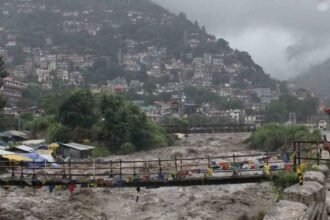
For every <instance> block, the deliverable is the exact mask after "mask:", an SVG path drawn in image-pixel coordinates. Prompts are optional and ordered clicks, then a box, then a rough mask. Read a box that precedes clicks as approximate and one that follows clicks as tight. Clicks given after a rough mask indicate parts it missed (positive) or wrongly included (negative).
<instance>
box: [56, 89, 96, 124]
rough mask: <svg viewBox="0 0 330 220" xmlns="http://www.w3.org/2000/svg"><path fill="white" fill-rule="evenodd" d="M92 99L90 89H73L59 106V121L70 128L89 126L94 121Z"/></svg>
mask: <svg viewBox="0 0 330 220" xmlns="http://www.w3.org/2000/svg"><path fill="white" fill-rule="evenodd" d="M94 105H95V103H94V99H93V96H92V94H91V92H90V91H88V90H83V89H79V90H76V91H74V92H73V93H72V94H71V95H70V96H69V97H68V98H67V99H66V100H64V102H63V104H62V105H61V106H60V108H59V120H60V122H61V123H62V124H63V125H65V126H68V127H70V128H72V129H75V128H78V127H79V128H91V127H92V125H93V124H94V122H95V113H94Z"/></svg>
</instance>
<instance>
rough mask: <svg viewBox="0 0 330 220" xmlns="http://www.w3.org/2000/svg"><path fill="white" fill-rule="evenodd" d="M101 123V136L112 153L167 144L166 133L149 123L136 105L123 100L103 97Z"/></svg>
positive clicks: (112, 96) (115, 97) (117, 97)
mask: <svg viewBox="0 0 330 220" xmlns="http://www.w3.org/2000/svg"><path fill="white" fill-rule="evenodd" d="M100 113H101V116H102V119H103V120H102V123H101V127H102V129H101V130H100V131H101V132H100V134H99V136H100V137H101V139H102V140H103V141H105V142H106V144H107V146H108V147H109V148H110V151H111V152H120V151H121V146H124V145H125V144H126V143H131V144H132V145H133V146H135V147H136V149H137V150H142V149H149V148H151V147H157V146H158V147H159V146H163V145H165V144H166V137H165V132H164V131H163V130H162V129H160V128H159V127H158V126H156V125H155V124H154V123H152V122H151V121H149V119H147V117H146V115H145V114H144V113H142V112H141V111H140V109H139V107H137V106H136V105H134V104H132V103H131V102H127V101H125V100H124V99H123V98H122V97H120V96H114V95H106V94H104V95H103V96H102V97H101V101H100Z"/></svg>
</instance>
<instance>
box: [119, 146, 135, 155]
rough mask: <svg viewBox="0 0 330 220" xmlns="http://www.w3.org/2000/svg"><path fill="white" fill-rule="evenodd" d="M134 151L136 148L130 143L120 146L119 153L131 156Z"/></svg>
mask: <svg viewBox="0 0 330 220" xmlns="http://www.w3.org/2000/svg"><path fill="white" fill-rule="evenodd" d="M135 151H136V148H135V146H134V145H133V144H131V143H125V144H123V145H121V146H120V153H121V154H131V153H133V152H135Z"/></svg>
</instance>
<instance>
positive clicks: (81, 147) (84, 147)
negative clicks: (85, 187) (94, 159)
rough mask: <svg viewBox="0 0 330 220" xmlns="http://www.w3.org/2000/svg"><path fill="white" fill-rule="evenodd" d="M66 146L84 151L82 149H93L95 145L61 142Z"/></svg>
mask: <svg viewBox="0 0 330 220" xmlns="http://www.w3.org/2000/svg"><path fill="white" fill-rule="evenodd" d="M61 145H63V146H66V147H70V148H73V149H76V150H79V151H84V150H93V149H94V148H95V147H92V146H88V145H84V144H77V143H68V144H61Z"/></svg>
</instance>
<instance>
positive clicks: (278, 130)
mask: <svg viewBox="0 0 330 220" xmlns="http://www.w3.org/2000/svg"><path fill="white" fill-rule="evenodd" d="M297 139H299V140H308V141H318V140H321V132H320V131H319V130H314V131H313V132H311V131H309V129H308V128H306V127H304V126H285V125H281V124H266V125H264V126H263V127H261V128H259V129H257V131H256V132H255V133H253V134H252V135H251V137H250V138H249V139H248V140H247V141H246V142H247V143H248V144H249V146H250V147H251V148H254V149H259V150H263V151H276V150H291V149H290V147H291V144H292V142H293V141H294V140H297Z"/></svg>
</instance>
